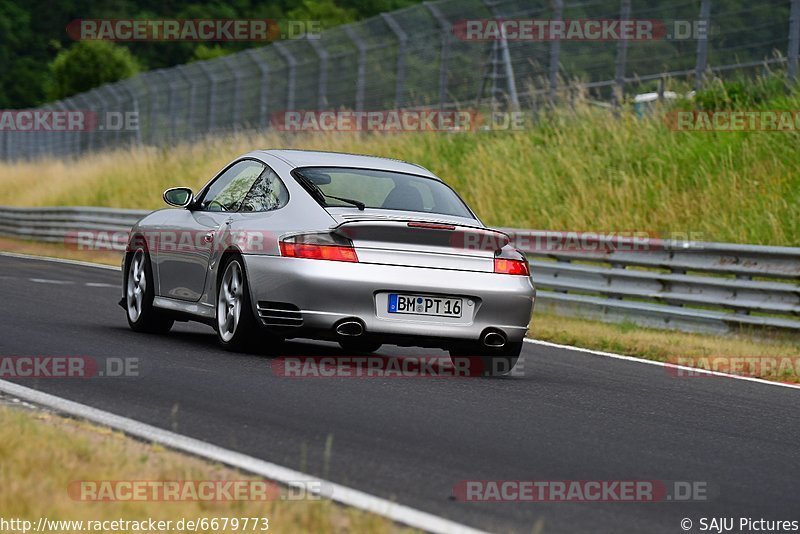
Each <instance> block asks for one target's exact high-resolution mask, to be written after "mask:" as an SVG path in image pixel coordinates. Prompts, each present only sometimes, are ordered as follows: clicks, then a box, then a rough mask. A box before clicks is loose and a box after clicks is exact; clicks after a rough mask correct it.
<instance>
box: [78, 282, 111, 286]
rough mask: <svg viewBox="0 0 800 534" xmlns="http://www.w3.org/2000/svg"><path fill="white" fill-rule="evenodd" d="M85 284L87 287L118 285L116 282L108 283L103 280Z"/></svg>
mask: <svg viewBox="0 0 800 534" xmlns="http://www.w3.org/2000/svg"><path fill="white" fill-rule="evenodd" d="M83 285H85V286H86V287H117V286H115V285H114V284H106V283H103V282H86V283H85V284H83Z"/></svg>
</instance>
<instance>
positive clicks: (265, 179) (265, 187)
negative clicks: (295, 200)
mask: <svg viewBox="0 0 800 534" xmlns="http://www.w3.org/2000/svg"><path fill="white" fill-rule="evenodd" d="M288 201H289V192H288V191H287V190H286V186H285V185H283V182H281V179H280V178H278V175H277V174H275V171H273V170H272V169H270V168H269V167H267V169H266V170H265V171H264V172H263V173H262V174H261V176H260V177H259V178H258V180H256V183H255V184H253V188H252V189H250V192H249V193H247V196H246V197H244V202H242V205H241V207H240V208H239V211H272V210H276V209H278V208H282V207H283V206H285V205H286V202H288Z"/></svg>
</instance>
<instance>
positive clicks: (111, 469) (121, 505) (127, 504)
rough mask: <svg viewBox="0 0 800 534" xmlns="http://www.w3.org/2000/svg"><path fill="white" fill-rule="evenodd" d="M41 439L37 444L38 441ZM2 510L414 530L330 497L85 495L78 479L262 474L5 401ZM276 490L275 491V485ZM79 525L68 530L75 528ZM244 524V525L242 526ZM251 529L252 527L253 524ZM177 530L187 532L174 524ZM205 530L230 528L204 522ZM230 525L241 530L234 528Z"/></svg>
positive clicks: (293, 528)
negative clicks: (72, 489)
mask: <svg viewBox="0 0 800 534" xmlns="http://www.w3.org/2000/svg"><path fill="white" fill-rule="evenodd" d="M31 444H35V446H31ZM0 458H2V460H3V461H2V463H0V484H2V487H3V491H2V492H0V510H2V511H3V517H4V518H5V519H6V520H8V519H11V518H24V519H28V520H31V521H33V524H34V525H36V522H37V521H38V519H39V517H46V518H48V519H50V520H84V521H88V520H93V521H103V520H116V519H125V520H144V519H147V518H149V517H152V518H154V519H163V520H172V521H173V522H174V521H177V520H179V519H181V518H185V519H192V520H196V519H199V518H204V517H205V518H225V517H227V518H244V517H250V518H253V517H259V518H261V517H267V518H269V526H270V527H271V528H270V531H272V530H277V531H278V532H378V533H390V532H407V531H408V530H406V529H402V528H400V527H398V526H397V525H395V524H393V523H392V522H391V521H389V520H387V519H384V518H382V517H378V516H374V515H371V514H367V513H364V512H360V511H358V510H353V509H349V508H345V507H342V506H338V505H335V504H333V503H332V502H331V501H327V500H307V499H306V500H281V499H274V500H267V501H242V500H239V501H227V502H225V501H221V502H208V501H202V502H198V501H186V500H183V501H178V502H175V501H141V500H135V501H117V502H101V501H82V500H75V499H74V498H73V497H74V495H72V494H70V493H69V492H68V487H69V485H70V483H71V482H73V481H82V480H83V481H87V480H88V481H109V480H110V481H155V480H161V481H176V480H177V481H194V482H196V483H199V482H201V481H207V480H224V481H241V480H258V479H257V478H255V477H252V476H249V475H245V474H242V473H239V472H237V471H235V470H233V469H229V468H226V467H224V466H221V465H218V464H213V463H210V462H206V461H204V460H201V459H199V458H193V457H189V456H185V455H182V454H179V453H176V452H173V451H170V450H166V449H164V448H163V447H161V446H160V445H156V444H147V443H143V442H140V441H137V440H134V439H132V438H129V437H127V436H125V435H123V434H121V433H119V432H116V431H111V430H108V429H106V428H102V427H98V426H95V425H92V424H89V423H85V422H81V421H75V420H72V419H65V418H62V417H59V416H56V415H52V414H49V413H45V412H29V411H26V410H20V409H10V408H6V407H2V406H0ZM268 494H269V495H272V496H274V495H273V493H272V492H271V491H270V492H269V493H268ZM70 530H71V529H64V531H70ZM240 530H241V528H240ZM248 530H250V529H248ZM171 531H172V532H180V531H179V530H175V529H172V530H171ZM199 531H200V532H223V530H221V529H217V530H211V529H206V530H203V529H200V530H199ZM225 532H234V530H233V529H231V528H228V529H227V530H225Z"/></svg>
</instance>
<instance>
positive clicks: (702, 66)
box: [694, 0, 711, 91]
mask: <svg viewBox="0 0 800 534" xmlns="http://www.w3.org/2000/svg"><path fill="white" fill-rule="evenodd" d="M710 20H711V0H700V22H701V24H702V25H703V28H705V30H704V31H703V32H701V34H700V35H699V36H698V39H697V65H696V67H695V71H694V89H695V91H699V90H700V89H702V87H703V77H704V76H705V72H706V68H707V67H708V24H709V21H710Z"/></svg>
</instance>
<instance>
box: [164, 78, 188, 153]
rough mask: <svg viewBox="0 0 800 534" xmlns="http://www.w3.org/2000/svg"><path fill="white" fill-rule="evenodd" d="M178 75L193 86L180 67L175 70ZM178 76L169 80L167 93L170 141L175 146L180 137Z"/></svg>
mask: <svg viewBox="0 0 800 534" xmlns="http://www.w3.org/2000/svg"><path fill="white" fill-rule="evenodd" d="M175 72H176V74H178V75H179V76H180V77H182V78H183V79H184V80H186V83H187V84H191V82H190V81H189V79H188V78H187V77H186V75H185V74H184V73H183V69H182V68H180V67H178V68H176V69H175ZM176 78H177V76H172V77H171V78H170V80H169V84H168V87H169V93H167V109H169V139H170V142H171V143H172V144H173V145H174V144H175V143H176V142H177V137H178V114H177V113H176V111H177V110H176V109H175V95H176V94H177V92H178V90H177V86H176V84H175V83H173V82H174V81H175V79H176Z"/></svg>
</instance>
